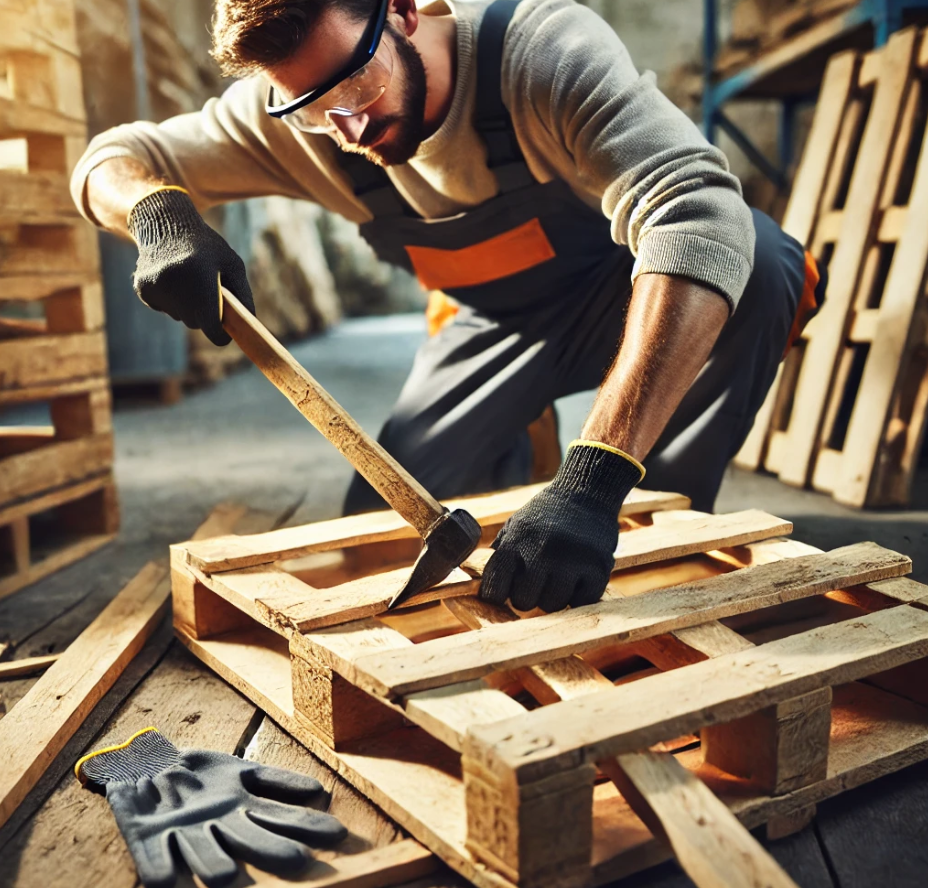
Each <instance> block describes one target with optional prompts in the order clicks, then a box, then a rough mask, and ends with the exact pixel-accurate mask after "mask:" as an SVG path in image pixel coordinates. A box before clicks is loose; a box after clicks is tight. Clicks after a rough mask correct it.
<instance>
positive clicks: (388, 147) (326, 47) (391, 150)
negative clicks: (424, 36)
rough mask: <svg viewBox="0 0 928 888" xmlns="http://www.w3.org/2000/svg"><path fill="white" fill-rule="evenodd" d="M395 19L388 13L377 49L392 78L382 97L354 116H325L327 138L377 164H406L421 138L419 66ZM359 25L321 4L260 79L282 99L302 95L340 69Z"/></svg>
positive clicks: (422, 93)
mask: <svg viewBox="0 0 928 888" xmlns="http://www.w3.org/2000/svg"><path fill="white" fill-rule="evenodd" d="M400 21H402V19H401V18H400V17H399V16H397V15H396V14H391V15H389V16H388V19H387V27H386V29H385V31H384V35H383V38H382V41H381V47H380V49H379V50H378V54H379V53H390V52H392V54H393V60H394V61H393V76H392V79H391V80H390V83H389V85H388V86H387V88H386V90H385V91H384V93H383V95H382V96H381V97H380V98H379V99H378V100H377V101H376V102H374V103H373V104H372V105H369V106H368V107H367V108H365V109H364V110H363V111H362V112H361V113H360V114H356V115H353V116H351V117H340V116H337V115H331V117H330V120H331V122H332V124H333V130H332V136H333V138H335V139H336V140H337V141H338V144H339V147H341V149H342V150H343V151H350V152H353V153H357V154H363V155H364V156H365V157H367V158H368V159H369V160H371V161H373V162H374V163H377V164H380V165H381V166H391V165H395V164H402V163H406V162H407V161H408V160H409V159H410V158H411V157H412V156H413V155H414V154H415V153H416V150H417V149H418V147H419V144H420V143H421V142H422V140H423V138H424V129H425V100H426V92H427V87H426V74H425V66H424V64H423V62H422V57H421V56H420V55H419V52H418V50H417V49H416V47H415V46H414V45H413V44H412V42H411V41H410V40H409V38H408V37H407V36H406V34H405V33H404V32H403V31H402V30H401V28H400V27H398V26H397V25H396V24H395V22H400ZM364 27H365V23H364V22H357V21H353V20H352V19H351V18H349V17H348V16H346V15H345V14H344V13H343V12H341V11H339V10H337V9H336V8H334V7H327V8H326V9H325V10H324V12H323V13H322V15H321V16H320V17H319V20H318V22H317V25H316V27H315V28H313V31H312V33H311V34H310V35H309V37H308V38H307V39H306V40H305V41H304V43H303V45H302V46H301V47H300V49H299V50H298V51H297V52H296V54H295V55H294V56H293V57H292V58H290V59H288V60H287V61H286V62H284V63H282V64H280V65H276V66H274V67H273V68H269V69H267V70H266V71H265V72H264V73H265V77H266V78H267V80H268V81H269V82H270V83H271V84H272V85H273V86H274V88H275V90H277V91H278V92H279V93H280V95H281V96H282V97H284V99H285V100H289V99H292V98H294V97H296V96H299V95H302V94H303V93H305V92H307V91H308V90H310V89H312V88H313V87H315V86H318V85H319V84H321V83H324V82H325V81H326V80H327V79H329V78H331V77H333V76H335V75H336V74H337V73H338V72H339V71H340V70H341V69H342V68H343V67H344V65H345V63H346V61H347V60H348V59H349V58H350V57H351V54H352V53H353V51H354V49H355V48H356V47H357V45H358V42H359V41H360V39H361V35H362V34H363V33H364ZM322 101H324V99H323V100H322Z"/></svg>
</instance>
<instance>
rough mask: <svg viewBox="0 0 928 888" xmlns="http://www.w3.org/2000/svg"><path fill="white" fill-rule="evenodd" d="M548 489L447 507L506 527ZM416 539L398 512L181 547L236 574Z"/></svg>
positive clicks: (635, 506) (657, 496)
mask: <svg viewBox="0 0 928 888" xmlns="http://www.w3.org/2000/svg"><path fill="white" fill-rule="evenodd" d="M544 486H545V485H544V484H530V485H527V486H524V487H516V488H513V489H511V490H504V491H502V492H500V493H488V494H481V495H479V496H469V497H461V498H459V499H453V500H448V502H447V503H446V505H447V506H448V508H449V509H466V510H467V511H468V512H470V513H471V515H473V516H474V518H476V519H477V521H479V522H480V524H481V525H483V526H485V527H486V526H493V525H495V524H502V523H503V522H504V521H505V520H506V519H507V518H508V517H509V516H510V515H511V514H512V513H513V512H514V511H516V509H518V508H520V507H521V506H523V505H525V503H527V502H528V501H529V500H530V499H531V498H532V497H533V496H534V495H535V494H536V493H538V492H539V491H540V490H541V489H542V488H543V487H544ZM689 504H690V503H689V500H688V499H687V498H686V497H685V496H682V495H681V494H676V493H663V492H660V491H649V490H639V489H638V488H637V487H636V488H635V489H634V490H632V492H631V493H630V494H629V495H628V497H627V499H626V500H625V503H624V504H623V506H622V511H621V513H620V514H621V515H622V516H630V515H639V514H645V513H650V512H655V511H659V510H664V509H685V508H687V507H688V506H689ZM415 536H416V533H415V530H414V529H413V528H412V527H410V525H409V524H407V523H406V522H405V521H403V519H402V518H400V516H399V515H397V514H396V512H392V511H382V512H369V513H367V514H364V515H351V516H348V517H346V518H333V519H332V520H330V521H318V522H315V523H313V524H305V525H301V526H299V527H284V528H281V529H280V530H272V531H269V532H267V533H262V534H253V535H251V536H233V537H222V538H218V539H210V540H203V541H201V542H189V543H184V544H182V547H183V548H184V549H185V550H186V552H187V558H188V561H189V563H190V564H191V565H193V566H194V567H196V568H198V569H199V570H202V571H203V572H204V573H208V574H210V573H215V572H218V571H228V570H237V569H241V568H245V567H253V566H255V565H258V564H268V563H270V562H274V561H283V560H286V559H294V558H302V557H303V556H305V555H309V554H312V553H313V552H325V551H328V550H331V549H341V548H343V547H349V546H359V545H362V544H364V543H375V542H387V541H389V540H398V539H411V538H413V537H415Z"/></svg>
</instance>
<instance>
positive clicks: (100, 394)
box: [0, 0, 118, 596]
mask: <svg viewBox="0 0 928 888" xmlns="http://www.w3.org/2000/svg"><path fill="white" fill-rule="evenodd" d="M85 127H86V124H85V113H84V104H83V95H82V90H81V72H80V59H79V56H78V51H77V38H76V29H75V21H74V4H73V0H0V596H2V595H6V594H9V593H10V592H13V591H16V590H17V589H20V588H22V587H23V586H25V585H27V584H28V583H30V582H33V581H34V580H36V579H38V578H40V577H42V576H45V575H47V574H48V573H50V572H51V571H53V570H55V569H57V568H58V567H61V566H63V565H65V564H68V563H70V562H71V561H74V560H75V559H77V558H78V557H80V556H81V555H83V554H85V553H87V552H89V551H92V550H93V549H95V548H97V547H98V546H100V545H102V543H104V542H106V541H108V540H110V539H112V537H113V534H114V533H115V531H116V525H117V521H118V510H117V508H116V503H115V494H114V488H113V479H112V465H113V431H112V408H111V397H110V392H109V379H108V367H107V353H106V337H105V333H104V311H103V289H102V286H101V283H100V274H99V255H98V250H97V241H96V235H95V234H94V231H93V229H92V227H91V226H89V225H87V224H86V222H85V221H84V220H83V219H82V218H81V217H80V214H79V213H78V211H77V208H76V207H75V206H74V204H73V202H72V201H71V196H70V193H69V188H68V178H69V174H70V171H71V170H72V169H73V168H74V166H75V164H76V163H77V161H78V159H79V157H80V155H81V153H82V151H83V149H84V146H85V144H86V132H85ZM39 403H41V404H43V405H45V407H46V408H47V411H45V412H47V419H45V418H43V417H42V413H43V411H37V412H38V413H39V416H40V418H39V419H38V420H35V421H31V422H29V424H26V422H27V421H28V420H26V419H22V418H21V417H22V414H18V413H16V412H11V411H13V410H17V409H18V408H20V407H21V406H22V405H30V404H31V405H38V404H39ZM36 421H38V422H40V423H41V424H39V425H36V424H35V422H36Z"/></svg>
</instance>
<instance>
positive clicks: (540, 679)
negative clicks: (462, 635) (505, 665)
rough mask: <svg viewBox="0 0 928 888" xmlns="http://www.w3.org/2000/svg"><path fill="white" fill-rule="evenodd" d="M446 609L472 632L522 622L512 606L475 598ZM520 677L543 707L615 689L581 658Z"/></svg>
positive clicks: (541, 667) (522, 673)
mask: <svg viewBox="0 0 928 888" xmlns="http://www.w3.org/2000/svg"><path fill="white" fill-rule="evenodd" d="M445 606H446V607H447V608H448V609H449V610H450V611H451V613H453V614H454V615H455V616H456V617H457V618H458V619H459V620H460V621H461V622H462V623H464V625H465V626H468V627H469V628H471V629H485V628H487V627H488V626H496V625H499V624H502V623H514V622H516V621H518V619H519V617H518V616H517V615H516V614H514V613H513V612H512V611H511V610H510V609H509V608H508V607H498V606H495V605H492V604H487V603H486V602H483V601H480V600H478V599H474V598H463V599H461V598H451V599H448V601H447V602H446V605H445ZM518 677H519V680H520V681H521V682H522V683H523V684H524V685H525V689H526V690H527V691H528V692H529V693H530V694H531V695H532V696H533V697H534V698H535V699H536V700H537V701H538V702H539V703H542V704H548V703H556V702H557V701H559V700H567V699H571V698H573V697H577V696H580V695H582V694H589V693H592V692H593V691H601V690H602V689H603V688H604V687H612V682H611V681H609V679H608V678H606V677H605V676H604V675H603V674H602V673H601V672H600V671H599V670H598V669H594V668H593V667H592V666H590V665H589V664H588V663H586V662H584V661H583V660H581V659H580V657H577V656H571V657H564V658H561V659H559V660H550V661H549V662H547V663H538V664H536V665H534V666H528V667H527V668H525V669H521V670H519V672H518Z"/></svg>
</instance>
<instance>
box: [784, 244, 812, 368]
mask: <svg viewBox="0 0 928 888" xmlns="http://www.w3.org/2000/svg"><path fill="white" fill-rule="evenodd" d="M819 277H820V275H819V272H818V263H816V261H815V258H814V257H813V256H812V254H811V253H810V252H809V251H808V250H806V280H805V283H804V284H803V287H802V295H801V296H800V297H799V305H797V306H796V314H795V316H794V317H793V326H792V328H791V329H790V331H789V337H788V338H787V340H786V348H785V349H783V357H784V358H785V357H786V355H787V354H788V353H789V350H790V349H791V348H792V347H793V346H794V345H795V344H796V342H797V341H798V339H799V337H800V336H802V331H803V330H804V329H805V327H806V324H808V323H809V321H811V320H812V318H813V317H814V316H815V315H816V314H817V313H818V310H819V309H820V308H821V305H819V302H818V299H817V298H816V295H815V288H816V287H817V286H818V282H819Z"/></svg>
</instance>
